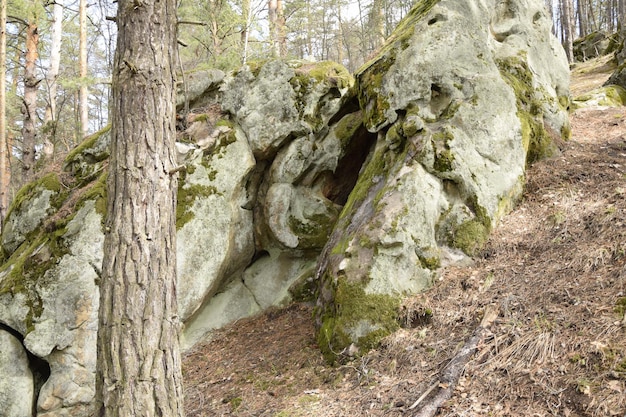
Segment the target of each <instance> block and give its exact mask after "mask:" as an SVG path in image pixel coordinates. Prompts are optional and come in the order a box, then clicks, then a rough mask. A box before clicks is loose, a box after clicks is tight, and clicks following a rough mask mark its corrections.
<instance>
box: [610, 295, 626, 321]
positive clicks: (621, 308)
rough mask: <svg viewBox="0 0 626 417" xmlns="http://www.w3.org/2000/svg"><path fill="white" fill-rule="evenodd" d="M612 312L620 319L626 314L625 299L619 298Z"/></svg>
mask: <svg viewBox="0 0 626 417" xmlns="http://www.w3.org/2000/svg"><path fill="white" fill-rule="evenodd" d="M613 311H615V312H616V313H617V314H619V315H620V316H622V317H623V316H624V315H625V314H626V297H620V298H618V299H617V302H616V303H615V308H614V309H613Z"/></svg>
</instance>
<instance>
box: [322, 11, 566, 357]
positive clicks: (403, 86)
mask: <svg viewBox="0 0 626 417" xmlns="http://www.w3.org/2000/svg"><path fill="white" fill-rule="evenodd" d="M517 3H518V2H506V3H502V2H494V1H483V0H476V1H469V2H455V1H451V0H441V1H420V2H417V3H416V5H415V6H414V8H413V9H412V11H411V12H410V13H409V14H408V15H407V17H406V18H405V19H404V20H403V21H402V22H401V23H400V25H399V26H398V28H397V29H396V31H395V32H394V34H392V35H391V36H390V38H389V40H388V41H387V43H386V44H385V46H383V47H382V48H381V50H380V53H379V54H378V55H377V56H376V57H375V58H374V59H372V60H371V61H370V62H369V63H367V64H366V65H364V66H363V68H362V69H361V70H359V72H358V73H357V74H356V86H355V91H356V92H357V95H358V99H359V104H360V107H361V110H362V111H363V119H364V123H365V126H366V127H367V129H368V130H369V131H370V132H373V133H377V135H378V141H377V143H376V147H375V151H373V152H372V153H370V156H369V157H368V161H367V163H366V165H365V166H364V168H363V170H362V171H361V174H360V175H359V179H358V181H357V183H356V185H355V187H354V189H353V191H352V193H351V194H350V196H349V198H348V200H347V203H346V205H345V206H344V207H343V210H342V212H341V214H340V217H339V220H338V222H337V224H336V226H335V228H334V230H333V233H332V234H331V235H330V238H329V241H328V243H327V245H326V246H325V248H324V251H323V252H322V255H321V258H320V263H319V265H318V272H317V277H318V279H319V280H320V291H319V298H318V309H317V313H316V317H317V325H318V329H319V333H318V334H319V337H318V340H319V341H320V343H328V344H329V345H328V346H324V347H323V349H325V351H326V352H327V353H328V352H334V355H338V354H340V353H345V352H349V353H352V354H355V353H359V352H360V351H362V350H363V349H367V348H368V347H370V346H372V345H371V343H370V342H371V340H373V339H377V338H380V337H382V336H383V335H384V334H386V333H388V330H383V329H389V328H390V327H389V326H387V325H384V326H381V327H377V326H376V325H374V324H371V325H367V326H365V325H361V324H360V323H358V322H355V321H354V320H353V319H352V318H351V317H348V315H347V313H346V312H348V311H351V306H352V305H353V304H354V305H356V303H359V302H365V301H361V300H358V297H355V300H345V299H342V300H341V301H339V300H338V298H337V297H338V296H339V293H338V288H345V286H349V287H351V286H353V285H360V286H361V287H362V289H363V292H364V294H366V295H367V294H378V295H383V294H384V295H386V296H389V297H392V298H394V297H401V296H403V295H404V294H407V293H414V292H416V291H421V290H424V289H425V288H427V287H428V286H429V285H431V283H432V280H433V277H434V275H435V274H436V269H437V268H439V267H440V266H441V265H442V264H443V263H444V258H443V253H446V254H449V253H452V252H453V251H458V250H460V251H463V252H464V253H465V256H464V257H460V258H461V259H463V258H465V259H467V257H468V256H472V255H475V254H477V253H478V251H480V249H481V247H482V245H483V244H484V243H485V242H486V239H487V237H488V235H489V233H490V232H491V230H492V229H493V227H495V226H496V225H497V223H498V221H499V219H500V218H501V217H502V216H503V215H504V214H506V212H507V210H510V209H511V207H512V206H513V205H514V204H515V202H516V201H517V199H519V197H520V196H521V192H522V188H523V182H524V173H525V168H526V164H527V163H531V162H533V161H535V160H537V159H540V158H545V157H548V156H551V155H553V154H554V153H556V152H557V151H558V149H557V147H556V145H555V144H554V141H553V139H555V138H559V137H563V138H564V139H567V135H568V132H569V124H568V123H569V122H568V115H567V109H568V107H569V92H568V80H569V72H568V67H567V61H566V60H565V56H564V53H563V51H562V48H560V47H558V44H557V42H556V39H554V37H553V36H552V35H551V34H550V20H549V18H548V16H547V14H546V11H545V9H544V7H543V4H541V2H539V1H525V2H524V4H523V5H522V4H517ZM460 251H459V252H458V253H461V252H460ZM455 253H457V252H455ZM458 253H457V254H455V257H456V258H459V256H458ZM449 259H452V258H450V257H449V256H447V257H446V259H445V262H446V263H447V262H449ZM390 271H393V272H392V273H390ZM381 314H383V316H381V317H379V318H378V320H379V322H380V323H388V322H390V321H391V320H393V319H394V317H395V316H396V315H397V312H395V311H393V309H389V310H386V312H384V313H382V312H381ZM366 329H369V330H370V332H371V335H372V338H373V339H372V338H368V337H367V333H368V331H367V330H366ZM364 337H365V338H367V340H368V342H367V344H363V345H362V340H364V339H363V338H364ZM331 356H333V355H331Z"/></svg>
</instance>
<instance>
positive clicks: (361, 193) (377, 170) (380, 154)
mask: <svg viewBox="0 0 626 417" xmlns="http://www.w3.org/2000/svg"><path fill="white" fill-rule="evenodd" d="M385 150H386V149H385V148H384V147H380V148H377V149H376V150H375V152H374V155H373V157H372V159H371V160H370V161H369V162H368V163H367V165H366V166H365V168H364V169H363V172H362V173H361V175H359V179H358V181H357V183H356V185H355V186H354V188H353V189H352V192H351V193H350V195H349V196H348V201H347V202H346V205H345V206H344V207H343V210H342V211H341V214H340V215H339V218H344V217H346V216H347V215H349V214H350V213H352V210H353V208H354V207H356V206H357V205H358V203H360V202H361V201H363V200H365V198H366V197H367V195H368V193H369V192H370V190H371V188H372V185H373V184H374V182H378V181H383V180H384V178H382V177H384V176H385V175H386V174H387V172H386V161H385ZM379 177H380V178H379Z"/></svg>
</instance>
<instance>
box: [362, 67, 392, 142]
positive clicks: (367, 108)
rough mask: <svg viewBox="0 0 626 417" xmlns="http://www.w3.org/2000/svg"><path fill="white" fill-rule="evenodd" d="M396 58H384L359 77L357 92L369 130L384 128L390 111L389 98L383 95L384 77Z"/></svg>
mask: <svg viewBox="0 0 626 417" xmlns="http://www.w3.org/2000/svg"><path fill="white" fill-rule="evenodd" d="M394 62H395V57H382V58H380V59H379V60H378V61H376V62H374V63H372V64H371V65H370V66H369V67H368V68H367V70H365V71H363V72H362V73H360V74H359V75H358V76H357V83H356V91H357V97H358V99H359V106H360V107H361V109H363V110H364V115H363V120H364V123H365V126H366V127H367V128H368V129H369V130H375V129H377V128H378V127H379V126H382V125H383V124H384V123H385V122H386V120H387V116H386V114H385V113H386V111H387V110H388V109H389V102H388V101H387V98H386V97H385V96H383V94H381V91H380V90H381V88H382V85H383V77H384V75H385V74H386V73H387V72H388V71H389V68H391V66H392V65H393V64H394Z"/></svg>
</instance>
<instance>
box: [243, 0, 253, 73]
mask: <svg viewBox="0 0 626 417" xmlns="http://www.w3.org/2000/svg"><path fill="white" fill-rule="evenodd" d="M241 20H242V22H244V26H243V28H242V29H241V45H242V48H241V50H242V59H241V62H242V64H244V65H245V63H246V61H247V60H248V36H250V21H251V20H252V8H251V7H250V0H243V1H242V3H241Z"/></svg>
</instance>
